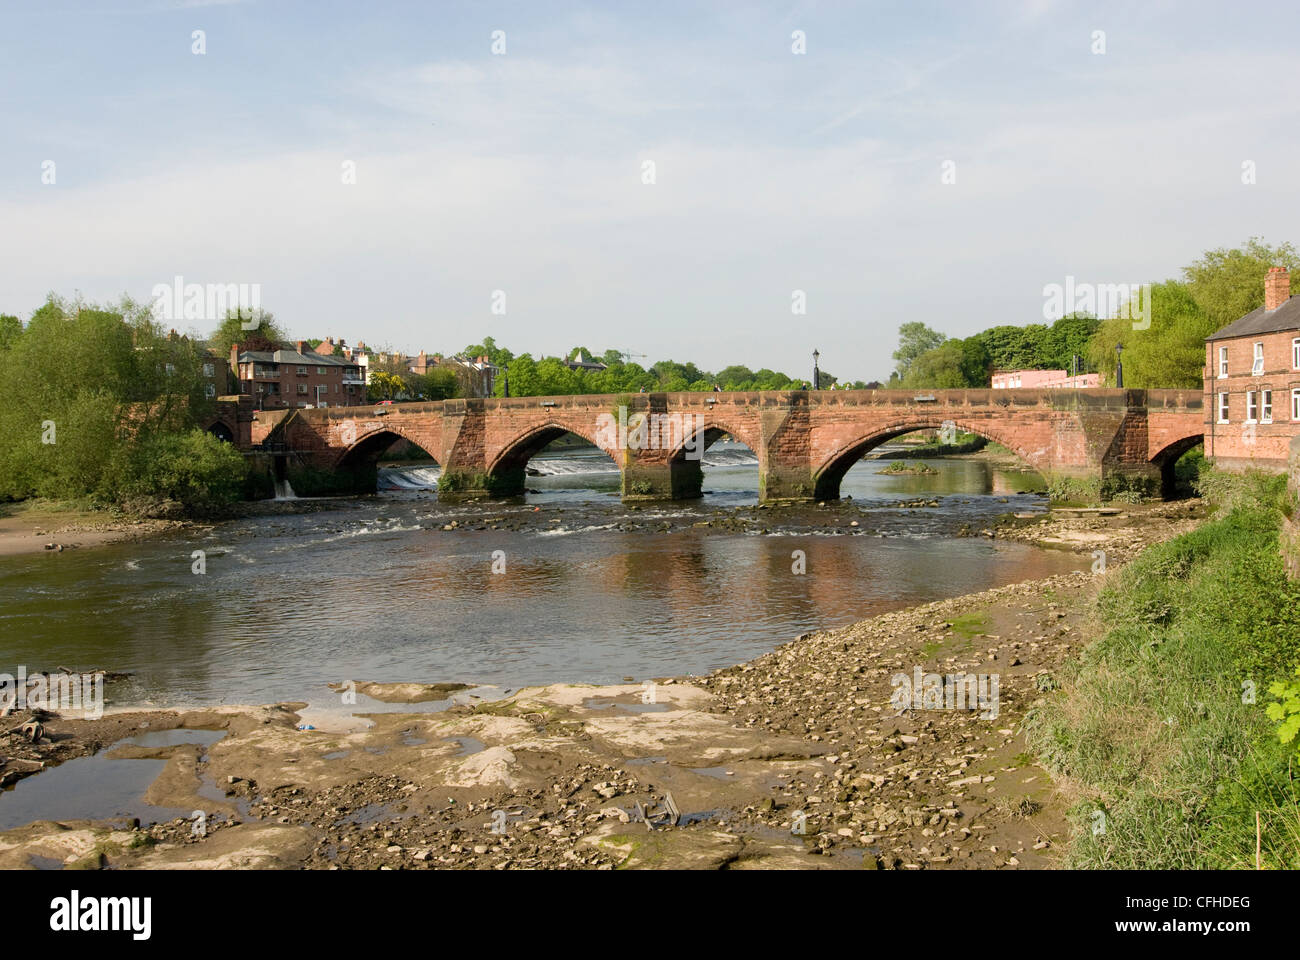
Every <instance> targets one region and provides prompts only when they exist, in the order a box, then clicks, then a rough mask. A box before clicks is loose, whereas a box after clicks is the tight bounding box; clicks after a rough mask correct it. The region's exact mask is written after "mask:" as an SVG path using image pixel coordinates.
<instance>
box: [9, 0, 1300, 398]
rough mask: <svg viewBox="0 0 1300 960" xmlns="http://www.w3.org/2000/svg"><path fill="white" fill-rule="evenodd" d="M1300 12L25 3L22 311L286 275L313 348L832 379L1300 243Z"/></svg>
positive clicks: (268, 284)
mask: <svg viewBox="0 0 1300 960" xmlns="http://www.w3.org/2000/svg"><path fill="white" fill-rule="evenodd" d="M1297 26H1300V11H1297V9H1296V8H1295V6H1294V5H1284V4H1263V3H1248V2H1241V3H1233V4H1227V3H1221V2H1220V3H1177V4H1175V3H1168V2H1144V3H1141V4H1131V3H1114V4H1110V3H1089V4H1082V3H1080V4H1075V3H1066V2H1053V0H1033V2H1010V0H1007V2H969V3H956V2H954V3H908V4H900V3H889V4H883V3H882V4H867V3H818V2H803V3H799V2H793V3H780V4H777V3H771V4H767V3H675V2H656V3H653V4H631V3H621V2H620V3H606V4H577V3H562V2H557V3H544V2H531V3H492V2H474V3H428V4H423V3H383V2H374V3H342V2H311V3H298V2H275V0H248V2H228V3H216V2H202V0H194V2H174V3H173V2H165V0H105V2H99V3H72V2H64V0H48V2H41V3H17V2H12V0H6V2H3V3H0V78H2V79H0V130H3V131H4V148H3V150H0V311H4V312H14V313H19V314H21V315H23V316H26V315H27V314H29V313H30V311H31V310H32V309H33V308H34V307H35V306H37V305H38V304H39V303H40V302H41V301H42V300H43V299H44V296H45V294H46V292H47V291H50V290H54V291H57V292H59V293H62V294H73V293H75V292H78V291H79V292H81V293H82V294H84V295H85V296H86V297H88V298H90V299H107V298H112V297H115V296H117V295H118V294H121V293H123V292H126V293H130V294H132V295H133V296H135V297H137V298H140V299H147V298H148V297H149V294H150V291H151V289H152V288H153V286H154V285H155V284H158V283H169V282H171V280H172V278H173V277H174V276H176V275H178V274H179V275H181V276H183V277H184V278H185V280H186V281H187V282H197V283H222V284H225V283H257V284H260V285H261V291H262V303H263V306H265V307H266V308H268V309H270V310H272V311H273V312H274V313H275V314H276V316H277V317H278V318H279V319H280V320H281V322H282V323H283V324H284V325H285V326H286V327H287V328H288V330H289V331H290V333H291V334H293V335H295V336H301V337H311V336H318V337H324V336H334V337H336V338H337V337H343V338H344V339H346V340H348V341H349V342H355V341H356V340H358V339H364V340H365V341H366V342H367V343H369V344H372V345H375V346H383V345H387V346H392V347H396V348H399V349H405V350H411V351H415V350H418V349H420V348H422V347H423V348H425V349H428V350H431V351H432V350H442V351H449V350H456V349H459V348H460V347H463V346H464V345H466V344H467V343H470V342H474V341H477V340H480V339H481V338H482V337H484V336H487V335H491V336H494V337H495V338H496V340H497V342H498V343H501V344H505V345H508V346H510V347H511V348H512V349H513V350H515V351H516V352H523V351H531V352H533V353H534V354H535V355H536V354H541V353H561V352H564V351H566V350H567V349H568V348H570V347H571V346H573V345H575V344H579V343H581V344H584V345H587V346H589V347H591V348H593V349H596V350H602V349H604V348H606V347H618V348H624V349H627V350H629V351H633V352H635V353H643V354H648V355H649V359H650V360H655V359H663V358H668V357H671V358H673V359H677V360H688V359H689V360H695V361H696V362H698V363H701V364H702V365H704V366H706V367H711V368H714V369H716V368H719V367H721V366H723V365H725V364H728V363H745V364H748V365H750V366H752V367H755V368H757V367H761V366H769V367H773V368H776V369H782V370H786V371H787V372H790V373H791V374H798V373H800V372H803V373H804V374H805V375H806V374H807V371H806V370H805V369H804V368H805V367H807V366H809V363H810V361H809V359H808V356H809V354H810V353H811V351H812V349H813V348H814V347H816V348H818V349H819V350H820V351H821V353H822V364H823V366H824V367H825V368H826V369H828V370H830V371H832V372H833V373H835V374H837V375H839V376H841V377H843V378H849V379H859V378H860V379H872V378H876V377H883V376H885V375H886V374H887V373H888V370H889V369H890V367H891V366H892V361H891V360H890V358H889V354H890V353H891V352H892V351H893V349H894V347H895V345H896V332H897V328H898V325H899V324H900V323H902V322H905V321H908V320H916V319H919V320H923V321H925V322H926V323H929V324H930V325H932V326H934V327H936V328H937V329H940V330H942V331H944V332H945V333H947V334H949V335H951V336H965V335H969V334H970V333H973V332H975V331H977V330H979V329H982V328H984V327H986V326H990V325H993V324H996V323H1018V324H1023V323H1031V322H1040V321H1041V320H1042V317H1043V299H1044V298H1043V286H1044V285H1045V284H1049V283H1063V282H1064V279H1065V277H1066V276H1067V275H1072V276H1074V277H1075V278H1076V280H1077V281H1079V282H1095V283H1134V282H1143V281H1156V280H1161V279H1164V278H1166V277H1170V276H1174V275H1176V274H1177V271H1178V269H1179V268H1180V267H1181V266H1183V265H1184V264H1186V263H1187V262H1189V261H1190V260H1192V259H1194V258H1195V257H1196V256H1198V255H1199V254H1200V253H1201V252H1202V251H1203V250H1205V249H1207V248H1211V247H1217V246H1224V245H1232V244H1236V243H1238V242H1240V241H1242V240H1244V239H1246V238H1247V237H1249V236H1263V237H1265V238H1266V239H1267V240H1269V241H1272V242H1278V241H1282V240H1289V239H1300V237H1298V236H1297V231H1296V230H1295V224H1296V213H1297V211H1298V210H1300V204H1298V203H1297V201H1298V200H1300V186H1298V184H1297V177H1296V173H1297V171H1298V170H1300V163H1297V160H1298V159H1300V157H1298V156H1297V147H1298V146H1300V142H1298V141H1300V124H1297V122H1296V119H1297V118H1296V107H1295V104H1296V101H1297V95H1296V93H1295V87H1296V78H1297V69H1296V66H1295V56H1294V53H1293V51H1292V50H1291V49H1290V43H1289V40H1290V38H1291V37H1293V36H1295V35H1296V33H1297ZM194 30H203V31H205V42H206V53H205V54H203V55H201V56H200V55H195V54H194V53H192V52H191V49H192V43H193V41H192V39H191V35H192V31H194ZM496 30H501V31H504V32H505V39H506V52H505V54H504V55H503V56H498V55H493V53H492V50H491V45H492V33H493V31H496ZM795 30H802V31H803V32H804V34H805V35H806V38H807V41H806V42H807V53H806V54H803V55H795V54H794V53H792V52H791V45H792V39H791V34H792V32H793V31H795ZM1096 30H1103V31H1105V46H1106V52H1105V53H1104V54H1096V53H1093V52H1092V47H1093V44H1094V41H1093V32H1094V31H1096ZM47 160H53V161H54V162H55V164H56V167H55V170H56V181H55V183H53V184H44V183H42V164H43V163H44V162H45V161H47ZM645 161H652V162H653V163H654V165H655V183H654V184H653V185H648V184H645V183H643V182H642V171H643V164H644V163H645ZM945 161H951V162H952V163H953V164H954V165H955V166H954V169H955V174H956V182H955V183H943V182H942V178H941V174H942V172H943V164H944V162H945ZM1245 161H1251V162H1253V163H1254V164H1255V169H1256V177H1257V182H1256V183H1254V184H1251V185H1246V184H1243V183H1242V163H1243V162H1245ZM345 162H352V163H354V164H355V168H356V183H354V184H344V183H342V182H341V181H342V176H341V171H342V165H343V164H344V163H345ZM495 290H503V291H505V294H506V313H505V315H496V314H493V313H492V311H491V304H492V295H493V291H495ZM795 290H803V291H805V292H806V297H807V314H806V315H802V316H798V315H793V314H792V313H791V296H792V291H795ZM200 326H203V325H200Z"/></svg>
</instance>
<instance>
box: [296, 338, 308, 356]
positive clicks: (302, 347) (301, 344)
mask: <svg viewBox="0 0 1300 960" xmlns="http://www.w3.org/2000/svg"><path fill="white" fill-rule="evenodd" d="M308 349H309V348H308V346H307V341H306V340H299V341H298V352H299V353H307V351H308Z"/></svg>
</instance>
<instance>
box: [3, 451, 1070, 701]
mask: <svg viewBox="0 0 1300 960" xmlns="http://www.w3.org/2000/svg"><path fill="white" fill-rule="evenodd" d="M909 462H910V463H921V462H924V463H926V464H928V465H930V466H932V467H934V468H935V469H936V470H937V471H938V472H937V473H936V474H934V475H927V476H885V475H881V474H880V473H879V470H880V469H881V468H882V467H883V466H884V464H883V463H880V462H875V461H863V462H861V463H859V464H856V465H855V466H854V467H853V468H852V469H851V470H850V471H849V473H848V475H847V476H846V477H845V479H844V481H843V484H842V487H841V489H842V493H843V494H846V495H849V496H850V497H851V499H846V500H844V501H841V502H839V503H836V504H832V505H828V506H825V507H821V508H818V507H815V506H808V507H800V508H776V509H766V508H764V509H759V508H758V507H757V499H758V470H757V462H756V460H755V459H754V457H753V454H751V453H750V452H749V451H748V449H747V448H745V447H743V446H739V445H736V444H733V443H730V442H726V441H724V442H722V443H719V444H716V445H715V446H714V447H713V448H711V449H710V450H709V452H708V454H707V455H706V457H705V461H704V471H705V472H704V488H705V491H706V493H705V496H704V497H703V498H702V499H700V500H697V501H691V502H686V503H665V504H659V505H650V506H645V507H642V508H641V509H631V508H628V507H624V506H623V505H622V504H621V503H620V502H619V501H618V497H617V489H618V473H617V470H616V469H615V467H614V465H613V463H612V462H611V461H609V460H608V458H606V457H605V456H604V455H603V454H601V453H599V452H598V451H595V450H586V451H584V450H570V451H564V452H560V453H554V454H552V453H549V452H547V453H543V454H542V455H541V456H539V457H537V458H535V459H534V460H533V461H532V464H531V466H532V468H533V469H534V470H535V475H532V476H530V477H529V480H528V486H529V488H530V489H529V493H528V494H527V495H526V496H525V497H523V498H521V499H519V500H515V501H508V502H502V503H491V504H457V505H451V504H446V505H444V504H440V503H439V502H438V501H437V498H436V495H435V494H434V493H433V492H431V491H429V490H427V489H422V487H426V486H428V485H430V484H433V483H436V478H437V468H436V467H432V466H427V465H425V466H420V465H407V466H401V467H386V468H383V469H382V470H381V472H380V484H381V487H383V488H384V489H382V490H381V491H380V493H379V494H378V496H376V497H374V498H364V499H359V500H355V501H349V502H344V503H343V504H342V505H341V506H338V507H337V508H331V509H328V510H321V511H319V512H313V513H305V514H300V515H287V516H269V517H260V518H250V519H245V520H239V521H233V522H228V523H224V524H219V525H217V526H216V527H214V528H212V529H211V530H209V531H204V532H201V533H190V534H187V535H184V536H173V537H168V538H162V539H155V540H149V541H146V542H141V543H132V544H119V545H111V546H107V547H102V548H97V549H93V550H72V551H64V552H62V553H42V554H36V555H26V556H18V557H8V558H0V672H9V673H14V672H16V670H17V667H18V666H19V665H24V666H26V668H27V670H28V672H29V673H30V672H33V671H38V670H53V669H55V668H56V667H60V666H66V667H68V668H71V669H74V670H83V669H104V670H112V671H123V672H126V673H129V674H130V677H129V678H128V679H126V680H122V681H118V682H114V683H112V684H110V685H109V690H108V694H109V703H110V706H111V707H124V706H134V705H155V706H161V705H168V706H188V705H205V704H219V703H268V702H276V701H286V700H304V701H308V702H309V703H311V704H312V705H313V707H317V708H319V709H329V708H330V706H331V705H333V704H337V702H338V697H337V694H334V693H332V692H331V691H330V690H329V689H328V688H327V687H326V684H327V683H331V682H333V683H338V682H344V681H348V680H356V681H362V680H375V681H415V682H427V683H433V682H443V681H463V682H468V683H476V684H484V685H495V686H497V687H500V688H516V687H519V686H522V685H526V684H539V683H548V682H556V681H575V682H593V683H605V682H619V681H622V680H624V678H628V677H631V678H634V679H635V680H637V681H641V680H644V679H647V678H650V677H655V676H663V675H676V674H683V673H696V672H704V671H708V670H711V669H714V668H717V667H721V666H726V665H730V664H733V663H737V662H740V661H743V660H746V659H749V658H752V657H754V656H757V655H759V654H762V653H764V652H766V651H768V650H771V649H772V648H774V647H775V646H777V645H779V644H781V643H784V642H786V641H788V640H790V639H793V638H794V637H795V636H797V635H798V634H800V633H802V632H804V631H807V630H812V629H817V628H823V627H833V626H839V625H843V624H847V623H851V622H853V621H855V620H859V619H862V618H864V617H867V616H871V615H872V614H875V613H879V612H882V611H884V610H888V609H894V608H898V607H901V606H907V605H911V604H914V603H919V602H925V601H928V600H933V599H938V598H942V597H948V596H955V595H958V594H962V593H968V592H971V591H976V590H982V589H986V588H988V587H992V586H997V585H1000V584H1005V583H1010V582H1015V581H1020V580H1027V579H1031V578H1036V577H1042V576H1048V575H1050V574H1054V573H1060V572H1064V571H1068V570H1077V569H1083V568H1084V567H1086V566H1087V565H1088V563H1089V560H1088V559H1087V558H1083V557H1079V556H1076V555H1073V554H1068V553H1064V552H1058V551H1050V550H1044V549H1040V548H1036V547H1031V546H1027V545H1023V544H1017V543H1005V542H997V541H992V540H988V539H986V538H983V537H980V536H978V535H977V536H959V535H958V534H959V532H960V531H961V530H962V528H963V527H966V528H972V529H974V530H975V531H976V532H978V530H979V529H981V528H983V527H985V526H987V525H988V523H989V521H990V520H991V519H992V518H993V517H995V516H996V515H998V514H1002V513H1006V512H1008V511H1017V512H1024V511H1032V510H1042V509H1044V508H1045V506H1046V500H1045V498H1044V497H1043V496H1041V495H1038V494H1030V493H1017V492H1016V491H1019V490H1023V489H1028V488H1030V487H1032V486H1034V485H1035V480H1034V478H1033V477H1032V475H1028V474H1021V473H1017V472H1015V471H1006V470H1002V469H998V468H995V467H993V466H991V465H990V464H989V463H987V462H984V461H980V460H973V459H960V458H959V459H951V460H928V461H909ZM917 498H923V499H922V500H921V501H920V502H919V503H912V504H911V505H900V501H903V502H908V501H915V500H916V499H917ZM936 500H937V501H938V504H937V506H929V505H924V504H927V503H929V502H932V501H936ZM854 521H857V525H856V526H853V522H854ZM453 524H454V528H453V529H450V530H448V529H444V528H445V527H447V526H450V525H453ZM705 524H711V525H709V526H706V525H705ZM493 526H496V527H497V528H498V529H491V528H492V527H493ZM196 550H201V551H203V553H204V559H205V564H206V572H205V573H202V574H198V573H195V572H194V569H193V568H194V565H195V561H194V559H193V552H194V551H196ZM796 551H802V554H803V556H804V558H805V559H804V562H805V564H806V571H805V572H804V573H802V574H800V573H796V572H794V571H793V569H792V567H793V566H794V565H795V563H796V557H797V554H796ZM494 565H495V567H496V569H497V570H499V571H501V572H493V569H494ZM502 568H504V569H502ZM359 699H360V701H361V703H362V705H363V706H364V705H365V704H366V703H367V702H368V701H367V700H366V698H364V697H362V698H359ZM424 707H425V708H427V707H428V705H427V704H426V705H424ZM390 709H391V708H390Z"/></svg>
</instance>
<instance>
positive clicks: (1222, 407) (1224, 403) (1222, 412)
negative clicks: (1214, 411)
mask: <svg viewBox="0 0 1300 960" xmlns="http://www.w3.org/2000/svg"><path fill="white" fill-rule="evenodd" d="M1296 392H1297V393H1300V391H1296ZM1219 422H1220V423H1227V422H1228V395H1227V394H1226V393H1221V394H1219Z"/></svg>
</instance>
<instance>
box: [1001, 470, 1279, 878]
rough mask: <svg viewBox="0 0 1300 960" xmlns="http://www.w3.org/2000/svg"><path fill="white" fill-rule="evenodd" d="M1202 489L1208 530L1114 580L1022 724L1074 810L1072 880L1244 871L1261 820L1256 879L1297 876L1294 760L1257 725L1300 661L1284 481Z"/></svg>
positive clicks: (1160, 550) (1159, 550)
mask: <svg viewBox="0 0 1300 960" xmlns="http://www.w3.org/2000/svg"><path fill="white" fill-rule="evenodd" d="M1206 487H1207V491H1206V492H1207V493H1208V494H1210V495H1211V496H1213V497H1214V498H1215V499H1216V501H1217V502H1218V503H1219V504H1220V506H1219V510H1218V512H1217V514H1216V516H1215V518H1214V519H1212V520H1210V521H1208V522H1207V523H1205V524H1203V525H1202V526H1201V527H1198V528H1197V529H1196V530H1193V531H1192V532H1190V533H1188V534H1185V535H1183V536H1181V537H1178V538H1177V539H1175V540H1171V541H1169V542H1167V543H1162V544H1159V545H1157V546H1154V547H1151V548H1149V549H1147V550H1146V551H1144V552H1143V553H1142V554H1141V555H1140V556H1139V557H1138V558H1137V559H1136V560H1134V561H1133V562H1132V563H1130V564H1129V565H1127V566H1126V567H1124V568H1123V569H1122V570H1120V571H1118V572H1117V573H1116V574H1114V575H1113V576H1112V581H1113V582H1111V583H1109V584H1107V586H1106V587H1105V588H1104V589H1103V590H1102V591H1101V593H1100V594H1099V596H1098V598H1097V601H1096V615H1097V621H1098V623H1099V624H1100V625H1101V626H1100V627H1099V632H1100V636H1099V639H1097V640H1096V641H1095V642H1093V643H1092V644H1091V645H1090V646H1089V647H1088V648H1087V649H1086V650H1085V651H1084V653H1083V655H1082V656H1081V657H1080V659H1079V660H1077V661H1075V662H1074V663H1073V664H1072V665H1070V667H1068V668H1067V670H1066V671H1065V672H1064V673H1063V674H1062V675H1061V676H1059V677H1056V678H1053V682H1050V683H1049V682H1044V684H1043V687H1044V688H1047V689H1049V690H1050V688H1052V687H1055V686H1059V689H1057V690H1054V691H1052V692H1048V693H1047V694H1046V700H1045V703H1044V704H1043V705H1042V706H1041V707H1039V708H1038V709H1036V710H1035V711H1033V712H1032V713H1031V714H1030V716H1029V717H1028V718H1027V720H1026V726H1027V731H1028V734H1029V739H1030V743H1031V744H1032V745H1033V747H1034V749H1035V750H1036V751H1037V752H1038V753H1039V755H1040V756H1041V758H1042V760H1043V761H1044V763H1045V764H1046V765H1047V766H1048V768H1049V769H1051V770H1052V771H1053V773H1054V775H1055V776H1056V777H1057V779H1058V782H1059V783H1060V785H1061V786H1062V788H1063V789H1064V790H1065V791H1066V792H1067V795H1069V796H1070V797H1071V798H1072V799H1073V800H1074V801H1075V802H1074V804H1073V807H1072V810H1071V819H1072V822H1073V826H1074V840H1073V842H1072V844H1071V848H1070V851H1069V859H1068V865H1070V866H1074V867H1091V868H1099V867H1100V868H1135V869H1189V868H1227V867H1251V868H1253V867H1254V865H1255V842H1256V814H1257V813H1258V815H1259V822H1260V825H1261V831H1262V862H1263V865H1264V866H1266V867H1272V868H1296V867H1300V788H1298V787H1297V782H1296V780H1297V777H1300V758H1298V757H1297V754H1296V751H1295V746H1294V745H1293V744H1292V745H1288V746H1283V745H1281V744H1280V743H1279V742H1278V737H1277V733H1276V730H1277V724H1276V722H1274V721H1272V720H1270V719H1269V718H1268V717H1267V715H1266V713H1265V706H1266V704H1267V703H1268V702H1269V701H1270V700H1272V699H1274V698H1272V697H1270V695H1269V693H1268V688H1269V686H1270V684H1271V683H1272V682H1274V681H1277V680H1281V679H1284V678H1287V677H1289V676H1291V675H1292V674H1293V671H1294V668H1295V665H1296V663H1297V662H1298V661H1300V585H1297V584H1295V583H1292V582H1291V581H1289V580H1288V579H1287V578H1286V575H1285V571H1284V568H1283V565H1282V560H1281V557H1280V554H1279V552H1278V530H1279V525H1280V522H1281V518H1282V511H1283V504H1284V497H1285V486H1284V480H1283V478H1281V477H1268V478H1264V477H1244V478H1232V479H1225V478H1222V477H1215V478H1214V479H1213V480H1211V481H1210V482H1209V483H1207V485H1206ZM1102 631H1104V632H1102Z"/></svg>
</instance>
